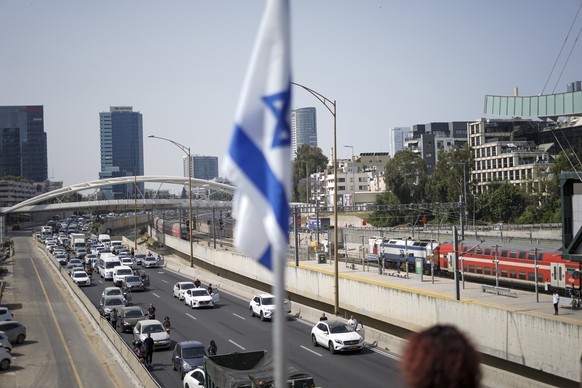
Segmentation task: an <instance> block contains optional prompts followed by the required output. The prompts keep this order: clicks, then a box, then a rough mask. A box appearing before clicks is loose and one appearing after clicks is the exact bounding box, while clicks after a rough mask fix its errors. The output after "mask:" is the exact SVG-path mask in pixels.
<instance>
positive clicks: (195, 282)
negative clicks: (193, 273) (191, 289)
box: [194, 279, 201, 288]
mask: <svg viewBox="0 0 582 388" xmlns="http://www.w3.org/2000/svg"><path fill="white" fill-rule="evenodd" d="M200 284H201V283H200V280H199V279H196V280H194V285H195V286H196V288H199V287H200Z"/></svg>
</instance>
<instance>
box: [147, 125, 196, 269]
mask: <svg viewBox="0 0 582 388" xmlns="http://www.w3.org/2000/svg"><path fill="white" fill-rule="evenodd" d="M148 137H150V138H152V139H160V140H165V141H168V142H170V143H172V144H173V145H175V146H176V147H178V148H179V149H181V150H182V152H184V153H185V154H186V155H187V156H188V218H189V220H188V236H189V237H190V267H194V250H193V247H192V158H191V154H190V147H186V146H185V145H182V144H180V143H178V142H176V141H174V140H171V139H167V138H165V137H160V136H155V135H149V136H148Z"/></svg>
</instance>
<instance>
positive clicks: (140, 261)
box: [133, 253, 146, 265]
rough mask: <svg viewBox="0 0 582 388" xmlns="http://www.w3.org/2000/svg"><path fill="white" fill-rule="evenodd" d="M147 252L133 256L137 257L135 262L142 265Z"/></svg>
mask: <svg viewBox="0 0 582 388" xmlns="http://www.w3.org/2000/svg"><path fill="white" fill-rule="evenodd" d="M145 257H146V254H145V253H137V254H135V255H134V256H133V258H134V259H135V264H136V265H142V262H143V259H145Z"/></svg>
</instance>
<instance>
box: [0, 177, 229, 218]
mask: <svg viewBox="0 0 582 388" xmlns="http://www.w3.org/2000/svg"><path fill="white" fill-rule="evenodd" d="M142 182H155V183H160V184H162V185H163V184H171V185H181V186H184V185H188V184H189V182H190V179H188V177H180V176H151V175H149V176H148V175H144V176H135V177H134V176H128V177H120V178H111V179H99V180H95V181H90V182H84V183H77V184H74V185H71V186H67V187H63V188H61V189H57V190H53V191H50V192H48V193H44V194H41V195H37V196H36V197H33V198H30V199H27V200H26V201H23V202H20V203H18V204H16V205H14V206H11V207H4V208H2V210H1V211H0V216H2V217H3V216H5V215H6V214H10V213H35V212H49V211H55V212H58V211H62V210H79V209H108V210H112V211H115V210H124V211H127V210H136V209H138V210H142V209H152V208H155V209H176V208H188V205H189V201H188V199H187V198H186V199H181V198H180V199H162V198H151V199H146V198H144V197H142V198H135V199H119V200H101V201H98V200H95V201H82V202H64V198H65V197H66V196H67V195H68V194H71V193H76V192H82V191H87V190H93V191H95V192H97V190H98V189H99V188H101V187H106V186H114V185H121V184H123V185H126V184H134V183H142ZM192 187H198V188H203V189H210V190H214V191H220V192H224V193H228V194H233V193H234V190H235V187H234V186H231V185H228V184H224V183H218V182H213V181H207V180H204V179H194V178H192ZM47 201H51V202H53V203H46V202H47ZM55 202H56V203H55ZM221 205H222V206H230V202H228V203H227V202H222V201H209V200H201V199H196V200H194V199H193V200H192V207H193V208H209V207H221Z"/></svg>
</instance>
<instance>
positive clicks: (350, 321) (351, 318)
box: [348, 315, 358, 331]
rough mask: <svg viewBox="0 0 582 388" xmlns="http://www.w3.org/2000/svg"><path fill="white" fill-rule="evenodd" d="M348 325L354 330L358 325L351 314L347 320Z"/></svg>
mask: <svg viewBox="0 0 582 388" xmlns="http://www.w3.org/2000/svg"><path fill="white" fill-rule="evenodd" d="M348 326H349V327H350V328H351V329H352V331H356V327H357V326H358V321H357V320H356V318H354V316H353V315H352V316H351V317H350V319H349V320H348Z"/></svg>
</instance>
